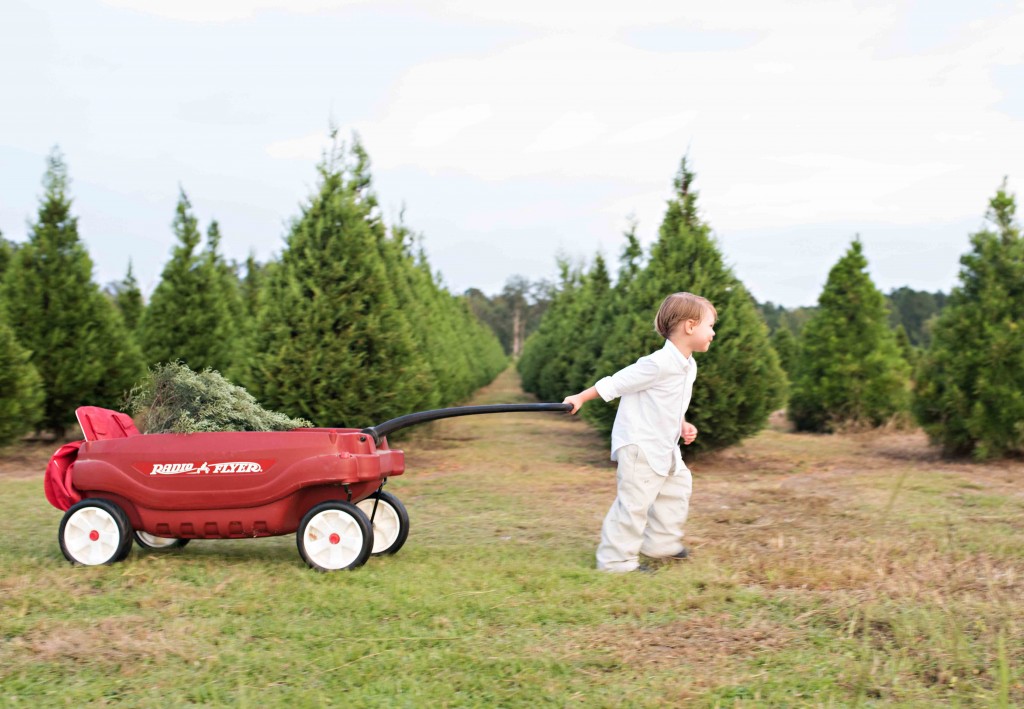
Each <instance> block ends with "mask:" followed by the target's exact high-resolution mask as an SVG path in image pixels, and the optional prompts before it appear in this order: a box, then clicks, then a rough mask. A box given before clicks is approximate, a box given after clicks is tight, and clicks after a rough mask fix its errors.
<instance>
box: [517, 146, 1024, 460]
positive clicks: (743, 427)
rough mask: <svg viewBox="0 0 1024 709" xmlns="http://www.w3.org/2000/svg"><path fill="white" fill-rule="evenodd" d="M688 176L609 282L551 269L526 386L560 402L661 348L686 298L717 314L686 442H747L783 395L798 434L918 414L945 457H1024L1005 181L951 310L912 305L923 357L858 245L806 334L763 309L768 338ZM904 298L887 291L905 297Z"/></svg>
mask: <svg viewBox="0 0 1024 709" xmlns="http://www.w3.org/2000/svg"><path fill="white" fill-rule="evenodd" d="M692 180H693V175H692V174H691V173H690V171H689V169H688V168H687V165H686V161H685V160H684V161H683V165H682V168H681V169H680V172H679V175H678V176H677V178H676V181H675V187H676V195H675V197H674V198H673V199H672V200H671V201H670V202H669V204H668V209H667V212H666V215H665V219H664V222H663V223H662V225H661V229H660V232H659V236H658V240H657V241H656V242H655V243H654V244H653V246H652V247H651V250H650V253H649V256H648V258H647V259H646V260H645V259H644V258H643V256H644V254H643V252H642V249H641V248H640V246H639V244H638V242H637V240H636V237H635V229H631V230H630V231H629V232H628V233H627V234H626V239H627V244H626V247H625V249H624V251H623V255H622V260H621V266H620V270H619V274H618V278H617V280H616V282H615V283H614V285H613V284H612V282H611V279H610V277H609V274H608V271H607V268H606V265H605V263H604V260H603V259H602V258H601V256H597V257H595V259H594V262H593V265H592V266H591V268H590V269H589V271H587V272H585V273H584V272H583V271H582V270H581V269H579V268H572V267H571V266H570V265H569V264H568V263H565V262H563V263H561V264H560V265H561V283H560V285H559V287H558V290H557V292H556V293H555V295H554V297H553V300H552V301H551V303H550V305H549V307H548V310H547V313H546V315H545V317H544V319H543V320H542V321H541V323H540V325H539V327H538V329H537V332H536V333H535V334H534V335H533V336H532V337H531V338H530V339H529V340H528V341H527V343H526V347H525V349H524V352H523V356H522V359H521V360H520V362H519V370H520V372H521V374H522V377H523V384H524V386H525V387H526V388H527V389H529V390H530V391H533V392H536V393H537V394H538V395H539V396H540V397H541V398H544V399H551V400H559V399H560V398H562V397H564V396H565V395H567V394H569V393H575V392H577V391H580V390H582V389H584V388H586V387H588V386H590V385H592V384H593V383H594V381H596V380H597V379H598V378H600V377H601V376H604V375H607V374H611V373H613V372H615V371H617V370H618V369H620V368H622V367H623V366H626V365H628V364H630V363H632V362H633V361H635V359H636V358H637V357H638V356H641V355H643V354H646V353H648V352H650V351H652V350H654V349H655V348H657V347H658V346H659V345H660V343H659V338H658V336H657V335H656V334H655V333H654V329H653V326H652V322H651V320H652V319H653V315H654V313H655V311H656V308H657V306H658V304H659V302H660V300H661V299H662V298H663V297H664V296H665V295H667V294H669V293H672V292H676V291H681V290H688V291H691V292H694V293H699V294H701V295H704V296H705V297H708V298H709V299H710V300H711V301H712V302H713V303H715V305H716V307H717V308H718V312H719V323H718V325H717V326H716V331H717V337H716V339H715V344H714V346H713V347H712V349H711V351H710V352H709V354H707V355H705V356H703V357H702V358H701V360H700V376H699V385H698V386H699V388H700V392H699V394H698V395H695V396H694V399H693V403H692V404H691V409H690V411H689V412H688V414H687V419H688V420H689V421H691V422H692V423H694V424H695V425H696V426H697V427H698V428H699V429H700V431H701V436H700V437H699V438H698V439H697V443H696V444H694V446H692V447H691V449H694V450H696V451H700V450H711V449H715V448H720V447H723V446H727V445H730V444H732V443H734V442H736V441H738V440H740V439H741V438H743V437H745V436H748V435H750V434H752V433H753V432H755V431H757V430H758V429H759V428H760V427H761V426H763V424H764V423H765V421H766V420H767V417H768V414H769V413H770V412H771V410H772V409H773V408H774V407H776V406H780V405H782V404H783V403H785V401H786V399H787V398H788V407H787V413H788V416H789V418H790V419H791V420H792V421H793V422H794V424H795V425H796V427H797V428H798V430H804V431H818V432H829V431H834V430H837V429H838V428H841V427H846V426H850V425H855V426H880V425H883V424H886V423H889V422H891V421H894V420H895V421H907V420H909V419H910V416H911V413H913V415H914V416H915V417H916V419H917V421H918V422H919V423H920V424H921V425H922V426H923V427H924V429H925V431H926V432H927V433H928V434H929V436H930V437H931V439H932V441H933V442H935V443H937V444H939V445H941V446H942V448H943V450H944V451H945V452H946V453H947V454H950V455H973V456H975V457H977V458H988V457H993V456H1006V455H1019V454H1022V453H1024V394H1022V392H1024V240H1022V239H1021V235H1020V228H1019V226H1018V225H1017V223H1016V222H1015V218H1014V217H1015V210H1016V204H1015V200H1014V197H1013V196H1012V195H1011V194H1009V193H1008V192H1007V191H1006V187H1005V184H1004V186H1003V187H1002V188H1001V189H1000V190H999V191H998V192H997V194H996V196H995V197H994V198H993V199H992V200H991V202H990V209H989V211H988V214H987V218H988V220H989V222H990V224H991V225H992V228H987V229H984V230H982V231H980V232H978V233H977V234H974V235H972V237H971V244H972V247H973V248H972V251H971V252H970V253H968V254H966V255H965V256H964V257H963V258H962V259H961V263H962V264H963V268H962V270H961V274H960V279H961V284H960V286H959V287H957V288H956V289H955V290H954V291H953V293H952V294H951V295H950V296H949V298H948V299H945V298H943V301H944V302H937V301H936V300H935V299H934V298H931V299H928V300H929V303H924V302H921V303H916V302H915V303H911V304H908V312H911V313H914V319H913V320H912V322H913V323H914V327H915V328H916V329H917V330H918V331H919V332H923V331H924V327H923V323H924V321H925V320H928V319H931V323H930V325H929V327H928V328H927V333H928V335H929V336H930V337H931V342H930V345H929V346H928V347H927V349H921V348H920V347H919V346H920V345H924V344H926V343H927V340H924V341H923V342H911V341H910V339H909V338H908V336H907V328H906V327H905V325H906V323H904V322H902V321H901V322H894V321H893V319H892V312H891V308H890V305H889V304H887V299H886V297H885V296H884V295H883V294H882V293H881V292H880V291H879V290H878V289H877V288H876V287H875V285H874V284H873V283H872V281H871V278H870V276H869V275H868V273H867V265H868V264H867V259H866V257H865V256H864V251H863V246H862V244H861V242H860V240H859V239H855V240H854V241H853V243H852V244H851V246H850V248H849V250H848V251H847V252H846V254H845V255H844V256H843V257H842V258H840V259H839V261H838V262H837V263H836V264H835V266H834V267H833V268H832V269H831V271H830V273H829V277H828V281H827V283H826V285H825V287H824V289H823V291H822V294H821V296H820V298H819V301H818V305H817V307H816V308H809V309H803V310H802V311H801V312H800V313H799V314H798V317H799V327H796V328H794V327H793V323H787V322H783V319H784V316H785V315H787V314H786V313H783V314H782V316H783V318H782V319H780V318H779V315H780V314H779V313H777V312H774V311H773V312H771V313H770V314H772V315H774V316H775V317H776V319H777V320H778V322H777V325H778V326H777V327H776V329H775V331H774V333H773V334H772V336H771V338H770V339H769V337H768V335H767V328H766V324H765V321H764V317H763V311H762V312H758V310H757V308H756V306H755V304H754V301H753V299H752V298H751V297H750V295H749V294H748V293H747V291H746V290H745V288H744V287H743V285H742V284H741V283H740V282H739V281H738V280H737V279H736V277H735V276H734V275H733V273H732V272H731V271H730V269H728V268H727V267H726V266H725V265H724V264H723V262H722V257H721V254H720V252H719V251H718V249H717V246H716V245H715V243H714V240H713V239H712V237H711V235H710V228H709V227H708V225H707V224H706V223H704V222H702V221H701V220H700V219H699V218H698V216H697V209H696V193H695V192H694V191H693V189H692V188H691V184H692ZM908 290H909V289H903V290H898V291H894V293H893V294H891V297H895V296H898V297H900V298H906V299H913V294H910V293H908V292H905V291H908ZM916 300H921V299H920V298H918V299H916ZM943 306H944V307H943ZM940 308H941V312H940V313H939V314H938V315H936V314H935V311H936V310H938V309H940ZM901 315H902V312H901ZM918 320H920V321H921V322H917V321H918ZM794 331H796V332H794ZM780 364H781V366H780ZM616 405H617V402H616V403H615V404H612V405H606V404H604V403H603V402H600V401H599V400H598V401H597V402H595V403H594V404H588V407H587V408H585V409H584V416H585V417H587V418H589V419H590V420H592V421H593V422H594V423H595V424H596V425H597V426H598V428H599V429H601V430H602V431H605V432H609V431H610V430H611V424H612V422H613V420H614V412H615V407H616Z"/></svg>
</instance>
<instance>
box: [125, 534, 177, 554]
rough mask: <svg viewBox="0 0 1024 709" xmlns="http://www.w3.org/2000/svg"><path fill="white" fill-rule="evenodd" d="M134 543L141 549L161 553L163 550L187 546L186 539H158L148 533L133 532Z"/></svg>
mask: <svg viewBox="0 0 1024 709" xmlns="http://www.w3.org/2000/svg"><path fill="white" fill-rule="evenodd" d="M134 535H135V543H136V544H138V545H139V546H140V547H142V548H143V549H150V550H152V551H162V550H164V549H181V548H182V547H183V546H185V545H186V544H188V542H189V540H188V539H175V538H173V537H158V536H156V535H155V534H150V533H149V532H139V531H136V532H134Z"/></svg>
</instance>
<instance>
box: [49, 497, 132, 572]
mask: <svg viewBox="0 0 1024 709" xmlns="http://www.w3.org/2000/svg"><path fill="white" fill-rule="evenodd" d="M57 539H58V541H59V542H60V550H61V553H63V554H64V558H65V559H67V560H68V561H70V562H71V563H72V564H80V565H82V566H99V565H101V564H112V563H114V562H115V561H122V560H123V559H124V558H125V557H126V556H128V551H129V550H130V549H131V545H132V527H131V524H130V523H129V522H128V516H127V515H126V514H125V513H124V510H122V509H121V508H120V507H118V506H117V505H115V504H114V503H113V502H110V501H109V500H100V499H85V500H82V501H81V502H79V503H77V504H75V505H72V506H71V507H70V508H69V509H68V511H67V512H65V513H64V517H63V518H62V519H61V521H60V531H59V532H58V533H57Z"/></svg>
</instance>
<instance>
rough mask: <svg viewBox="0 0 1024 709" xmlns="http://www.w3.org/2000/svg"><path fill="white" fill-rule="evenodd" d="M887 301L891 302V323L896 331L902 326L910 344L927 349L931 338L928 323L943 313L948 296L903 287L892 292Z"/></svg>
mask: <svg viewBox="0 0 1024 709" xmlns="http://www.w3.org/2000/svg"><path fill="white" fill-rule="evenodd" d="M886 299H887V300H888V302H889V311H890V312H889V323H890V324H891V325H892V327H893V328H894V329H895V328H898V327H899V326H900V325H902V326H903V328H904V330H906V333H907V338H908V339H909V340H910V344H912V345H914V346H915V347H927V346H928V344H929V342H930V339H929V338H930V337H931V333H930V331H929V329H928V323H929V321H931V320H932V319H933V318H934V317H935V316H936V315H938V314H939V313H940V312H941V311H942V308H943V307H944V306H945V304H946V295H945V294H944V293H942V292H938V291H937V292H935V293H928V292H926V291H916V290H913V289H912V288H908V287H906V286H903V287H901V288H896V289H894V290H892V291H890V292H889V294H888V295H887V296H886Z"/></svg>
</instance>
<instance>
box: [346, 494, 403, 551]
mask: <svg viewBox="0 0 1024 709" xmlns="http://www.w3.org/2000/svg"><path fill="white" fill-rule="evenodd" d="M374 502H376V504H377V510H376V512H375V511H374V509H373V505H374ZM357 507H359V509H361V510H362V511H363V512H364V513H366V516H367V517H372V520H371V522H372V523H373V551H372V552H371V553H372V554H373V555H374V556H381V555H383V554H394V553H395V552H397V551H398V550H399V549H401V548H402V545H403V544H405V540H406V538H408V536H409V513H408V512H406V511H405V505H403V504H402V503H401V502H399V501H398V498H397V497H395V496H394V495H392V494H390V493H387V492H375V493H373V494H372V495H370V496H369V497H366V498H364V499H363V500H360V502H359V503H358V505H357Z"/></svg>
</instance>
